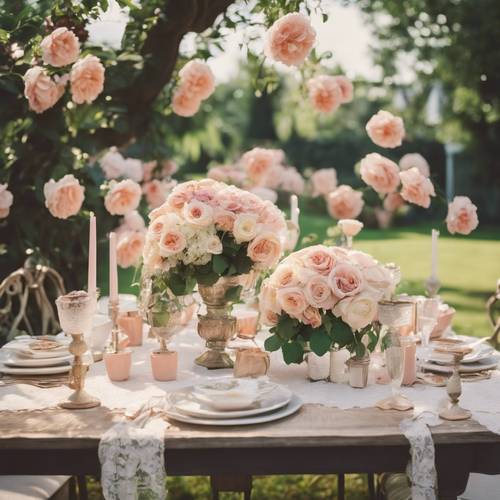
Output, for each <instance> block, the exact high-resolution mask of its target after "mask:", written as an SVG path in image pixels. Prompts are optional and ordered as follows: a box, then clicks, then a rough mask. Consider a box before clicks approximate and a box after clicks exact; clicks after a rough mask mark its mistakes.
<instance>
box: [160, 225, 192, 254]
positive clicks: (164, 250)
mask: <svg viewBox="0 0 500 500" xmlns="http://www.w3.org/2000/svg"><path fill="white" fill-rule="evenodd" d="M185 248H186V238H185V237H184V235H183V234H182V233H181V232H180V231H179V230H178V229H172V228H168V227H167V228H165V229H164V231H163V232H162V233H161V236H160V255H162V256H163V257H168V256H170V255H175V254H176V253H179V252H182V250H184V249H185Z"/></svg>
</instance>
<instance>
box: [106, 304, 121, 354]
mask: <svg viewBox="0 0 500 500" xmlns="http://www.w3.org/2000/svg"><path fill="white" fill-rule="evenodd" d="M119 313H120V307H119V302H118V301H117V300H111V299H110V300H109V302H108V315H109V319H110V320H111V322H112V327H111V345H110V346H109V349H108V352H111V353H113V354H116V353H117V352H118V351H119V346H120V343H119V341H118V336H119V332H120V329H119V328H118V314H119Z"/></svg>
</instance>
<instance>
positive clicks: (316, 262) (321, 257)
mask: <svg viewBox="0 0 500 500" xmlns="http://www.w3.org/2000/svg"><path fill="white" fill-rule="evenodd" d="M304 253H305V255H304V265H305V266H306V267H307V268H309V269H312V270H313V271H315V272H316V273H319V274H321V275H323V276H328V275H329V274H330V272H331V271H332V269H333V267H334V266H335V264H336V259H335V257H334V255H333V253H332V252H330V251H329V250H328V248H326V247H325V246H323V245H314V246H312V247H309V248H306V249H305V250H304Z"/></svg>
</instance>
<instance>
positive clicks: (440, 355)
mask: <svg viewBox="0 0 500 500" xmlns="http://www.w3.org/2000/svg"><path fill="white" fill-rule="evenodd" d="M451 345H453V346H460V347H469V348H471V349H472V352H470V353H469V354H467V355H465V356H464V358H463V360H462V362H461V363H460V368H459V370H460V373H464V374H465V373H471V374H472V373H479V372H485V371H489V370H496V369H497V368H498V365H499V362H500V354H499V353H498V352H497V351H495V349H493V347H491V346H490V345H489V344H486V343H484V342H483V341H481V340H478V339H477V338H474V337H468V336H465V335H457V336H455V337H452V338H445V339H441V340H436V341H434V342H431V344H430V348H431V349H433V350H432V351H431V353H430V354H429V356H428V359H427V362H425V363H423V364H422V367H423V368H425V369H426V370H429V371H433V372H436V373H446V374H449V373H452V372H453V356H452V355H451V354H447V353H444V352H442V351H441V350H442V349H443V347H445V348H446V346H448V347H450V346H451ZM436 348H439V349H440V350H439V351H436V350H434V349H436Z"/></svg>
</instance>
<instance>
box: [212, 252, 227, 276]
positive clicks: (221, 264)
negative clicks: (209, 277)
mask: <svg viewBox="0 0 500 500" xmlns="http://www.w3.org/2000/svg"><path fill="white" fill-rule="evenodd" d="M228 267H229V264H228V262H227V260H226V259H225V258H224V256H223V255H214V256H213V257H212V269H213V270H214V271H215V272H216V273H217V274H219V275H221V276H222V275H223V274H224V272H225V271H226V269H227V268H228Z"/></svg>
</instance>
